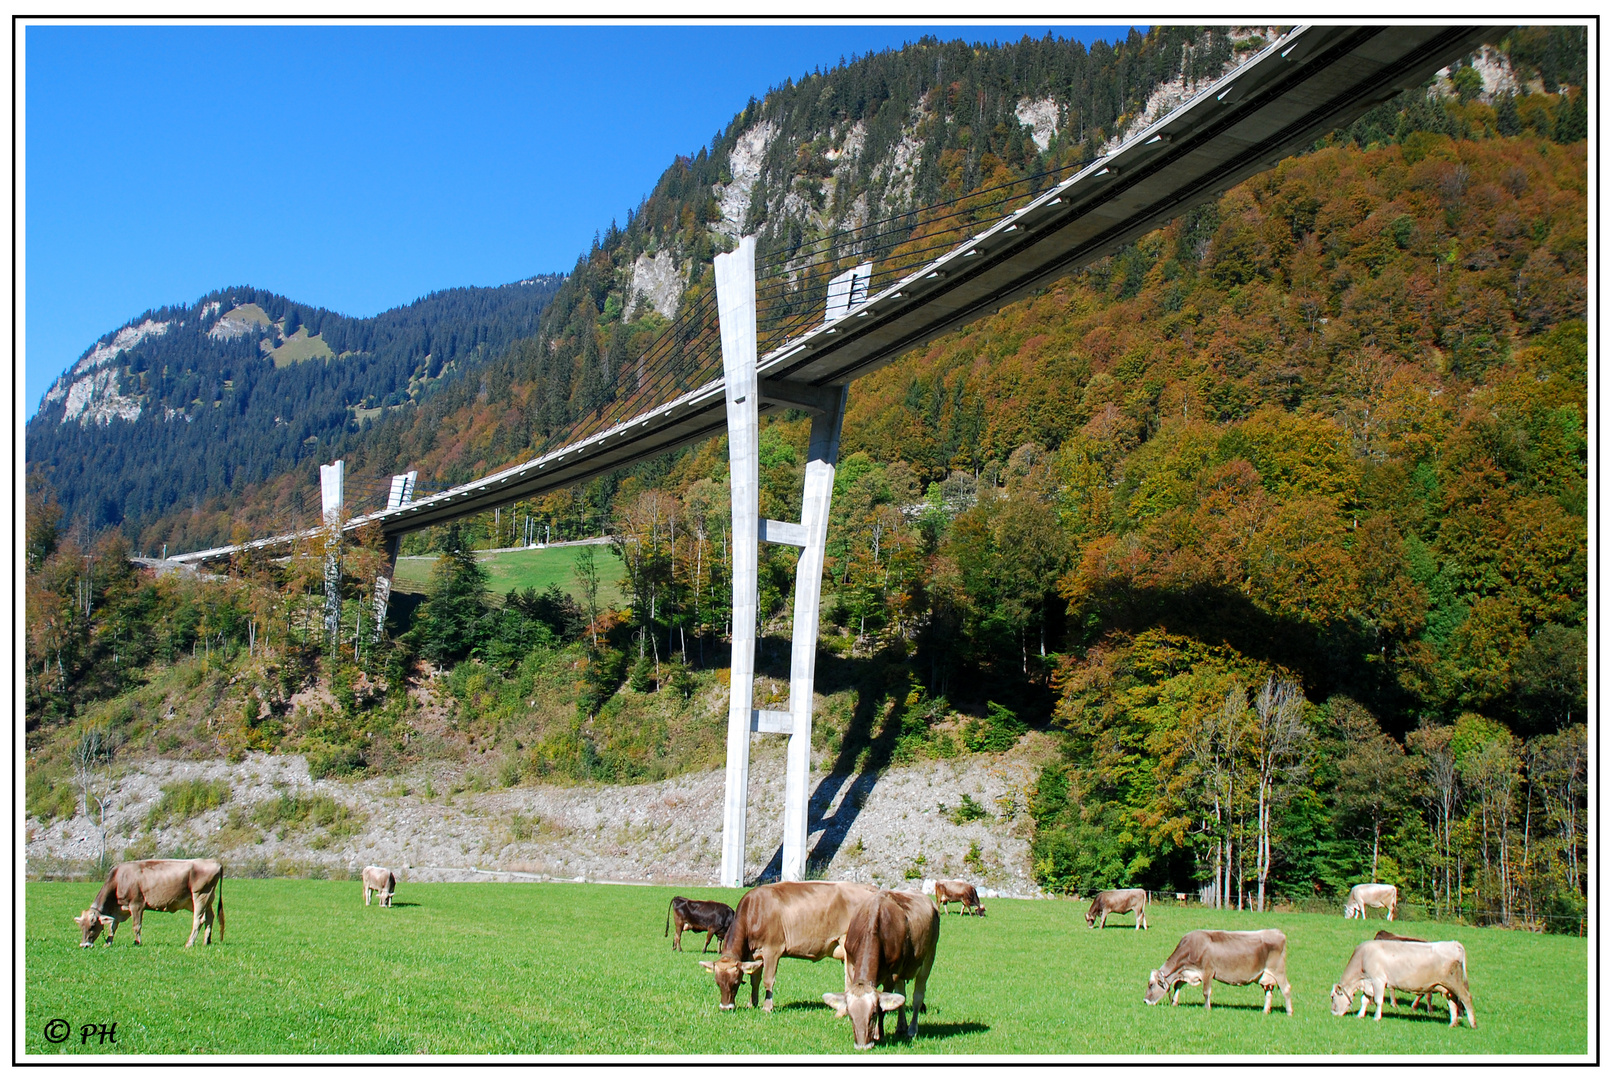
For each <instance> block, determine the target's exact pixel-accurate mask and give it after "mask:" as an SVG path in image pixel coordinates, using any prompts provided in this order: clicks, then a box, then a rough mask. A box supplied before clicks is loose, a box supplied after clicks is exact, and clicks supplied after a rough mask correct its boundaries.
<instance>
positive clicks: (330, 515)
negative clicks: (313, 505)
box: [319, 460, 347, 648]
mask: <svg viewBox="0 0 1613 1080" xmlns="http://www.w3.org/2000/svg"><path fill="white" fill-rule="evenodd" d="M346 471H347V463H346V462H345V461H341V460H338V461H333V462H331V463H330V464H329V465H321V466H320V467H319V503H320V510H321V511H322V518H323V520H324V523H325V641H326V642H327V643H328V644H329V645H330V646H331V647H332V648H335V646H336V642H337V641H339V640H340V639H341V630H342V481H343V479H344V477H345V475H346Z"/></svg>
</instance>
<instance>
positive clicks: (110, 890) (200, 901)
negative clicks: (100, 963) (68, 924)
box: [73, 859, 224, 949]
mask: <svg viewBox="0 0 1613 1080" xmlns="http://www.w3.org/2000/svg"><path fill="white" fill-rule="evenodd" d="M215 896H216V897H217V898H218V939H219V941H223V940H224V868H223V867H221V866H219V864H218V863H216V862H214V861H213V860H212V859H142V860H141V861H139V862H122V863H118V865H116V866H114V867H113V868H112V872H111V873H110V874H108V875H107V878H106V884H105V885H102V886H101V891H100V893H99V894H97V895H96V897H95V902H94V903H93V904H91V905H90V906H89V907H87V908H85V909H84V913H83V914H82V915H80V916H79V917H78V918H76V919H74V920H73V922H74V923H75V924H77V926H78V928H79V929H80V930H81V931H83V933H84V938H83V940H82V941H80V942H79V945H80V946H82V947H83V948H86V949H87V948H89V947H90V946H91V945H93V944H95V939H96V937H97V936H98V935H99V934H100V933H101V930H102V928H103V927H104V928H105V930H106V943H107V944H108V945H110V944H112V937H113V935H114V934H116V933H117V932H118V923H120V922H122V921H123V920H124V919H128V920H129V921H130V922H131V923H132V924H133V925H134V943H135V944H136V945H138V944H140V922H141V918H142V917H143V916H144V915H145V913H146V909H147V908H150V909H152V910H154V911H189V912H192V916H191V923H190V938H189V939H188V940H186V942H185V948H187V949H188V948H190V947H191V946H192V945H193V944H195V942H196V934H197V931H203V933H202V944H203V945H211V944H212V943H213V898H214V897H215Z"/></svg>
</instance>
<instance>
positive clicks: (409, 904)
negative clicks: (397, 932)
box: [387, 900, 420, 907]
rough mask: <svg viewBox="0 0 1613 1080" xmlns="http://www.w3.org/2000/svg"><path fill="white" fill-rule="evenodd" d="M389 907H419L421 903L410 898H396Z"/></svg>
mask: <svg viewBox="0 0 1613 1080" xmlns="http://www.w3.org/2000/svg"><path fill="white" fill-rule="evenodd" d="M387 906H388V907H419V906H420V905H419V904H417V903H414V902H412V901H409V900H394V901H392V903H390V904H388V905H387Z"/></svg>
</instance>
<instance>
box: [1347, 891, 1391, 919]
mask: <svg viewBox="0 0 1613 1080" xmlns="http://www.w3.org/2000/svg"><path fill="white" fill-rule="evenodd" d="M1398 903H1400V890H1399V889H1396V888H1395V887H1394V886H1393V885H1357V886H1355V887H1354V888H1352V889H1351V890H1350V895H1349V896H1348V897H1346V898H1345V901H1344V917H1345V918H1346V919H1355V918H1361V919H1364V918H1366V917H1367V908H1369V907H1381V908H1388V909H1389V916H1388V918H1389V921H1390V922H1394V921H1395V905H1396V904H1398Z"/></svg>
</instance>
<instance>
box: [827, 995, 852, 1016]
mask: <svg viewBox="0 0 1613 1080" xmlns="http://www.w3.org/2000/svg"><path fill="white" fill-rule="evenodd" d="M823 1003H824V1004H825V1005H827V1006H829V1007H830V1008H831V1009H833V1010H834V1011H835V1016H837V1017H841V1016H845V1015H846V995H845V994H825V995H823Z"/></svg>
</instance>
